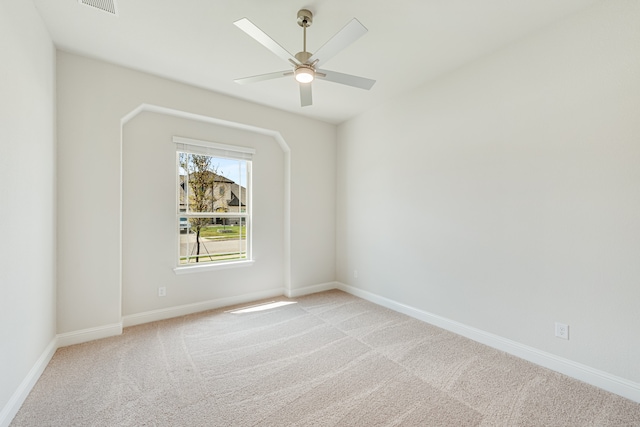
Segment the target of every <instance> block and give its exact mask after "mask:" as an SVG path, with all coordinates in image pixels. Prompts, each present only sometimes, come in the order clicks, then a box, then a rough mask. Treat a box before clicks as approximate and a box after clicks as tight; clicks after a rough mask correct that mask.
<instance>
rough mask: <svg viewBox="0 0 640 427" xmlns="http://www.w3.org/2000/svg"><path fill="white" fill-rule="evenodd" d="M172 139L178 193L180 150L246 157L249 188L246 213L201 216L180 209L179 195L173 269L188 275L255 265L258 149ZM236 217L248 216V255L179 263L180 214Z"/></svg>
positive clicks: (235, 158)
mask: <svg viewBox="0 0 640 427" xmlns="http://www.w3.org/2000/svg"><path fill="white" fill-rule="evenodd" d="M173 142H174V144H175V148H176V150H175V151H176V187H175V189H176V194H177V191H178V189H179V187H180V164H179V162H178V153H180V152H183V153H190V154H204V155H207V156H211V157H218V158H226V159H234V160H245V161H247V187H246V191H247V194H246V201H247V203H246V211H245V212H244V213H240V212H231V213H223V212H215V213H206V214H202V215H198V214H185V212H180V206H179V204H180V202H179V199H178V197H176V207H175V212H176V244H175V248H176V249H175V257H174V259H175V262H176V267H175V268H174V269H173V271H174V273H176V274H188V273H197V272H204V271H212V270H221V269H227V268H236V267H249V266H251V265H253V263H254V262H255V261H254V260H253V255H252V253H253V251H252V246H253V245H252V241H253V238H252V235H253V224H252V211H253V203H252V202H253V198H252V187H253V185H252V174H251V168H252V161H253V155H254V154H255V152H256V150H255V149H253V148H249V147H241V146H236V145H228V144H221V143H218V142H212V141H202V140H198V139H192V138H185V137H180V136H174V137H173ZM198 216H201V217H202V216H204V217H207V218H208V217H211V216H215V217H220V218H224V217H233V218H237V217H239V216H241V217H244V218H245V224H246V258H243V259H239V260H227V261H214V262H206V263H202V264H195V265H192V264H187V265H182V264H180V218H181V217H187V218H188V217H198Z"/></svg>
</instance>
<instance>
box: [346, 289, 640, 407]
mask: <svg viewBox="0 0 640 427" xmlns="http://www.w3.org/2000/svg"><path fill="white" fill-rule="evenodd" d="M336 288H337V289H340V290H342V291H344V292H347V293H350V294H352V295H355V296H357V297H359V298H362V299H365V300H367V301H370V302H373V303H375V304H378V305H381V306H383V307H386V308H389V309H391V310H394V311H397V312H400V313H403V314H406V315H408V316H411V317H413V318H415V319H418V320H422V321H423V322H426V323H430V324H432V325H435V326H438V327H440V328H442V329H446V330H448V331H451V332H454V333H456V334H458V335H462V336H464V337H466V338H469V339H472V340H474V341H477V342H480V343H482V344H485V345H488V346H489V347H493V348H495V349H497V350H501V351H504V352H505V353H509V354H512V355H514V356H517V357H519V358H521V359H524V360H527V361H529V362H532V363H535V364H536V365H539V366H543V367H545V368H548V369H551V370H553V371H556V372H559V373H561V374H564V375H567V376H569V377H571V378H575V379H577V380H580V381H583V382H585V383H587V384H591V385H593V386H596V387H599V388H601V389H603V390H606V391H609V392H611V393H615V394H617V395H619V396H622V397H625V398H627V399H630V400H633V401H635V402H639V403H640V383H636V382H633V381H629V380H627V379H624V378H621V377H618V376H615V375H612V374H609V373H607V372H604V371H600V370H598V369H594V368H591V367H590V366H586V365H583V364H580V363H577V362H574V361H572V360H569V359H565V358H562V357H558V356H556V355H554V354H551V353H547V352H544V351H541V350H538V349H536V348H533V347H529V346H526V345H524V344H520V343H518V342H515V341H512V340H509V339H506V338H503V337H501V336H498V335H495V334H491V333H488V332H485V331H482V330H480V329H476V328H473V327H471V326H467V325H464V324H462V323H459V322H455V321H453V320H450V319H447V318H444V317H442V316H438V315H436V314H432V313H429V312H426V311H423V310H420V309H417V308H414V307H411V306H408V305H405V304H402V303H399V302H397V301H393V300H391V299H388V298H385V297H382V296H380V295H376V294H373V293H371V292H368V291H365V290H362V289H358V288H355V287H353V286H350V285H346V284H344V283H339V282H338V283H336Z"/></svg>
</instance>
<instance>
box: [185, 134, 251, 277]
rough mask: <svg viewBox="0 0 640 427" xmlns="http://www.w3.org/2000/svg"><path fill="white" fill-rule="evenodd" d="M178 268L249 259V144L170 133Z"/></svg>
mask: <svg viewBox="0 0 640 427" xmlns="http://www.w3.org/2000/svg"><path fill="white" fill-rule="evenodd" d="M173 140H174V142H175V143H176V144H177V145H176V147H177V150H176V169H177V212H176V230H177V232H178V262H177V265H178V267H192V266H200V265H203V264H204V265H206V264H209V265H212V264H215V263H218V264H220V263H224V264H228V263H235V262H239V261H247V260H250V259H251V159H252V155H253V153H254V150H253V149H250V148H246V147H235V146H229V145H224V144H218V143H213V142H206V141H197V140H193V139H187V138H180V137H174V139H173Z"/></svg>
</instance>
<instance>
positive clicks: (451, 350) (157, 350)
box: [11, 291, 640, 427]
mask: <svg viewBox="0 0 640 427" xmlns="http://www.w3.org/2000/svg"><path fill="white" fill-rule="evenodd" d="M276 300H278V301H295V303H294V304H289V305H284V306H280V307H276V308H271V309H268V310H262V311H255V312H248V313H238V312H235V313H234V312H230V311H229V309H226V310H213V311H208V312H205V313H199V314H194V315H189V316H184V317H180V318H176V319H171V320H166V321H161V322H155V323H150V324H146V325H140V326H135V327H131V328H126V329H125V331H124V334H123V335H122V336H119V337H113V338H108V339H103V340H99V341H94V342H91V343H85V344H80V345H76V346H71V347H65V348H61V349H59V350H58V351H57V352H56V354H55V355H54V357H53V359H52V360H51V363H50V364H49V366H48V367H47V369H46V370H45V372H44V373H43V375H42V376H41V378H40V380H39V381H38V383H37V384H36V386H35V387H34V389H33V390H32V392H31V394H30V395H29V396H28V398H27V400H26V401H25V403H24V405H23V406H22V408H21V409H20V411H19V412H18V414H17V416H16V417H15V419H14V420H13V423H12V424H11V425H12V426H14V427H17V426H365V427H369V426H640V404H638V403H634V402H632V401H630V400H627V399H624V398H621V397H619V396H616V395H613V394H610V393H607V392H605V391H603V390H600V389H597V388H595V387H592V386H589V385H587V384H584V383H581V382H579V381H576V380H573V379H570V378H567V377H565V376H563V375H560V374H557V373H554V372H551V371H549V370H546V369H544V368H540V367H538V366H535V365H532V364H530V363H528V362H525V361H523V360H520V359H517V358H515V357H512V356H509V355H507V354H505V353H502V352H500V351H497V350H494V349H491V348H489V347H486V346H484V345H481V344H478V343H476V342H474V341H470V340H468V339H465V338H462V337H460V336H457V335H455V334H452V333H450V332H447V331H444V330H442V329H438V328H436V327H433V326H430V325H428V324H426V323H423V322H420V321H418V320H415V319H412V318H410V317H407V316H404V315H402V314H398V313H396V312H393V311H390V310H387V309H385V308H382V307H379V306H376V305H374V304H371V303H369V302H367V301H364V300H361V299H359V298H356V297H354V296H351V295H348V294H345V293H343V292H340V291H329V292H323V293H319V294H314V295H309V296H306V297H302V298H297V299H293V300H287V299H286V298H278V299H276Z"/></svg>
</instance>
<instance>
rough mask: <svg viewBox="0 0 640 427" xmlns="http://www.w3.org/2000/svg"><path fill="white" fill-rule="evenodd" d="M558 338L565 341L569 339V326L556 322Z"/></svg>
mask: <svg viewBox="0 0 640 427" xmlns="http://www.w3.org/2000/svg"><path fill="white" fill-rule="evenodd" d="M556 337H558V338H562V339H563V340H568V339H569V325H565V324H564V323H559V322H556Z"/></svg>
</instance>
